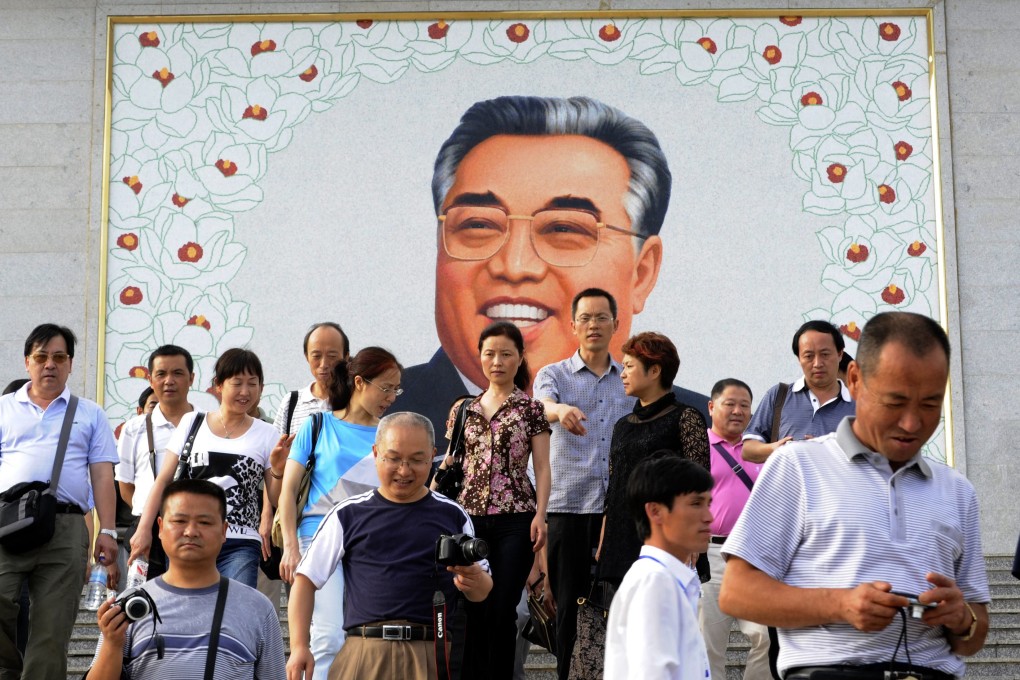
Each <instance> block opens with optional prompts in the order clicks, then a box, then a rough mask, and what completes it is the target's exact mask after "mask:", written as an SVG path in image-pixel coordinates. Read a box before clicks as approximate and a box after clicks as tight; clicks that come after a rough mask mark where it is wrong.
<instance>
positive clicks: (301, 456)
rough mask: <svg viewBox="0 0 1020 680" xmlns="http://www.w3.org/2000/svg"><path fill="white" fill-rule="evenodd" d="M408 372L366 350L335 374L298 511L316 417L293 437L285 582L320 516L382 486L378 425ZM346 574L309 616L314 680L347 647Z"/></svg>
mask: <svg viewBox="0 0 1020 680" xmlns="http://www.w3.org/2000/svg"><path fill="white" fill-rule="evenodd" d="M402 371H403V367H402V366H401V365H400V363H399V362H398V361H397V359H396V357H394V356H393V355H392V354H391V353H390V352H388V351H386V350H385V349H382V348H381V347H366V348H365V349H363V350H361V351H360V352H358V353H357V354H356V355H355V356H354V357H353V358H351V359H350V360H348V361H341V362H340V363H338V364H337V365H336V367H335V368H334V369H333V381H332V385H331V386H330V395H329V396H330V405H331V407H332V408H333V411H332V412H329V411H327V412H325V413H323V414H322V415H321V418H322V428H321V430H320V432H319V435H318V439H317V440H316V441H315V444H314V448H315V467H314V468H313V469H312V480H311V489H310V491H309V493H308V502H307V503H305V506H304V507H303V508H301V512H300V521H299V520H298V512H297V493H298V487H299V486H300V483H301V477H302V476H303V475H304V471H305V464H306V463H307V462H308V458H309V455H310V454H311V452H312V446H313V445H312V437H313V435H312V433H313V429H314V421H315V419H316V418H319V417H320V416H319V415H318V414H317V415H316V416H313V417H311V418H308V419H307V420H305V422H304V423H303V424H302V426H301V429H300V430H298V433H297V434H296V435H295V437H294V442H293V444H292V445H291V451H290V456H289V457H288V459H287V467H286V469H285V470H284V473H283V486H282V489H281V491H280V505H279V507H280V526H281V528H282V529H283V558H282V560H281V561H280V577H281V578H282V579H283V580H285V581H287V582H288V583H293V582H294V572H295V569H296V568H297V564H298V561H299V560H300V559H301V555H302V554H304V552H305V550H306V549H307V548H308V545H309V544H310V543H311V541H312V536H313V535H314V534H315V531H316V530H317V529H318V528H319V523H320V522H322V518H323V517H324V516H325V515H326V513H327V512H329V510H330V508H332V507H333V506H334V505H336V504H337V503H339V502H340V501H342V500H344V499H346V498H348V497H350V496H353V495H356V494H359V493H362V492H364V491H368V490H370V489H374V488H376V487H378V486H379V477H378V475H377V474H376V471H375V461H374V459H373V457H372V445H373V444H374V443H375V432H376V427H377V426H378V425H379V419H380V418H381V417H382V416H383V414H384V413H385V412H386V409H387V408H389V407H390V405H391V404H392V403H393V401H394V400H395V399H396V398H397V396H398V395H399V394H400V393H401V392H402V391H403V390H401V389H400V374H401V372H402ZM342 604H343V572H342V570H340V569H337V570H336V571H334V572H333V575H332V576H331V577H330V579H329V581H327V582H326V585H324V586H323V587H322V588H321V589H320V590H319V591H318V592H316V594H315V608H314V610H313V611H312V627H311V650H312V654H313V656H314V657H315V679H316V680H318V679H319V678H325V677H326V676H327V674H328V671H329V666H330V664H331V663H332V661H333V657H334V656H336V653H337V652H338V651H339V650H340V646H341V644H342V643H343V639H344V631H343V607H342Z"/></svg>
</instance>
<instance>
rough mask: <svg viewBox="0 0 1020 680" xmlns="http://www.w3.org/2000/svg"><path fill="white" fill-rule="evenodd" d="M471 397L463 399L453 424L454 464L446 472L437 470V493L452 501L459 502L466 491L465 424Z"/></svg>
mask: <svg viewBox="0 0 1020 680" xmlns="http://www.w3.org/2000/svg"><path fill="white" fill-rule="evenodd" d="M471 399H473V397H471V396H470V395H467V396H465V397H462V398H461V402H460V406H458V407H457V420H455V421H454V423H453V432H451V433H450V434H451V435H452V439H451V440H450V441H451V445H450V455H451V456H453V462H452V463H450V465H449V467H447V468H446V469H445V470H443V469H439V470H436V491H438V492H439V493H441V494H443V495H444V496H446V497H447V498H449V499H451V500H454V501H455V500H457V497H458V496H460V492H461V491H462V490H463V489H464V424H465V423H466V422H467V410H468V406H470V405H471Z"/></svg>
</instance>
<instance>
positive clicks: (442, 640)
mask: <svg viewBox="0 0 1020 680" xmlns="http://www.w3.org/2000/svg"><path fill="white" fill-rule="evenodd" d="M433 574H434V575H435V578H436V592H435V593H434V594H433V595H432V630H433V631H435V635H434V638H435V642H434V643H433V644H434V645H435V650H436V677H437V678H439V680H450V644H449V631H448V630H447V624H446V621H447V617H446V595H445V594H443V589H442V588H441V587H440V586H439V565H438V564H436V565H435V571H434V572H433Z"/></svg>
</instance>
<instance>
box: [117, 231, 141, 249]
mask: <svg viewBox="0 0 1020 680" xmlns="http://www.w3.org/2000/svg"><path fill="white" fill-rule="evenodd" d="M117 245H118V246H120V247H121V248H123V249H124V250H134V249H135V248H137V247H138V235H137V234H134V233H127V234H121V235H120V236H118V237H117Z"/></svg>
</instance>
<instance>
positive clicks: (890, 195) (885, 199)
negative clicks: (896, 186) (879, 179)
mask: <svg viewBox="0 0 1020 680" xmlns="http://www.w3.org/2000/svg"><path fill="white" fill-rule="evenodd" d="M878 200H879V201H881V202H882V203H892V202H893V201H895V200H896V192H895V191H894V190H893V188H892V187H891V186H889V185H888V184H879V185H878Z"/></svg>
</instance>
